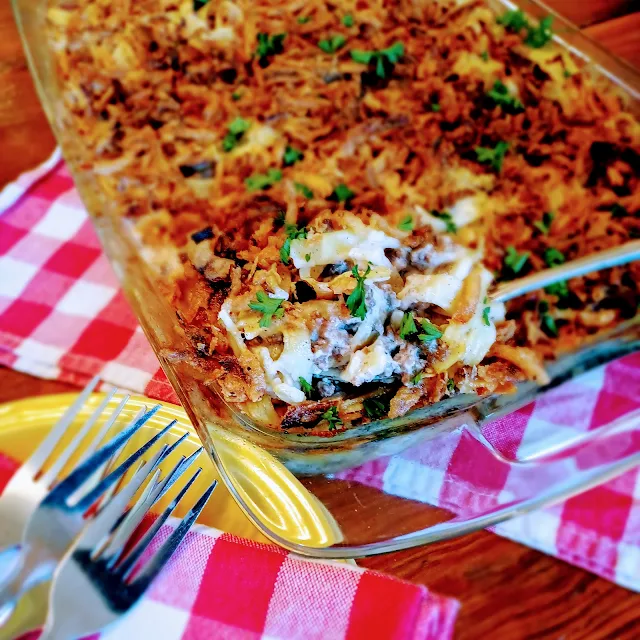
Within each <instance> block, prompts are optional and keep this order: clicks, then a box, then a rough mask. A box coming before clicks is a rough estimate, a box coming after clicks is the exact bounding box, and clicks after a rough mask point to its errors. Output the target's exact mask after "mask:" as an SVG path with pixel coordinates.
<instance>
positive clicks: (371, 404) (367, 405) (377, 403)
mask: <svg viewBox="0 0 640 640" xmlns="http://www.w3.org/2000/svg"><path fill="white" fill-rule="evenodd" d="M362 406H363V407H364V411H365V413H366V414H367V417H369V418H371V419H372V420H376V419H377V418H382V417H383V416H386V415H387V413H389V405H387V404H385V403H384V402H383V401H382V400H378V398H367V399H366V400H364V402H363V403H362Z"/></svg>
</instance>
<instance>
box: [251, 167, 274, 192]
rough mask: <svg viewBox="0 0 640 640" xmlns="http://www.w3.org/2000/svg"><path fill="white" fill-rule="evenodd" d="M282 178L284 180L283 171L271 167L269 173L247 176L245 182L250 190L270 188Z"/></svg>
mask: <svg viewBox="0 0 640 640" xmlns="http://www.w3.org/2000/svg"><path fill="white" fill-rule="evenodd" d="M280 180H282V171H280V169H269V170H268V171H267V173H254V174H253V175H252V176H250V177H248V178H246V179H245V181H244V183H245V185H246V187H247V189H248V190H249V191H260V190H265V189H269V188H270V187H272V186H273V185H274V184H275V183H276V182H280Z"/></svg>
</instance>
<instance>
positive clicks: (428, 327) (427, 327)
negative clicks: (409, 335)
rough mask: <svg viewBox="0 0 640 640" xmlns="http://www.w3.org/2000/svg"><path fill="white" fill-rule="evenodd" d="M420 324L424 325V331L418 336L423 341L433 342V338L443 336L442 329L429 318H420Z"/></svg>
mask: <svg viewBox="0 0 640 640" xmlns="http://www.w3.org/2000/svg"><path fill="white" fill-rule="evenodd" d="M420 326H421V327H422V333H420V334H418V338H419V339H420V340H421V341H422V342H425V343H426V342H433V340H438V339H439V338H442V331H440V329H438V327H436V325H435V324H431V322H429V321H428V320H420Z"/></svg>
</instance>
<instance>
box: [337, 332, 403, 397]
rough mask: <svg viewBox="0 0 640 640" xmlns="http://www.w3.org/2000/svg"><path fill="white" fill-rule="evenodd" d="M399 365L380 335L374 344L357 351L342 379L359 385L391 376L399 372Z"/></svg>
mask: <svg viewBox="0 0 640 640" xmlns="http://www.w3.org/2000/svg"><path fill="white" fill-rule="evenodd" d="M398 370H399V365H398V364H397V363H396V362H394V361H393V358H392V357H391V354H390V353H389V352H388V351H387V349H386V348H385V345H384V339H383V337H382V336H380V337H379V338H378V339H377V340H376V341H375V342H374V343H373V344H371V345H369V346H368V347H364V348H363V349H360V350H359V351H356V352H355V353H354V354H353V355H352V356H351V360H350V361H349V364H348V365H347V367H346V368H345V369H344V371H342V373H341V374H340V378H341V380H344V382H349V383H350V384H352V385H355V386H356V387H359V386H360V385H361V384H364V383H365V382H370V381H371V380H373V379H374V378H377V377H379V376H384V377H387V376H391V375H393V374H394V373H397V372H398Z"/></svg>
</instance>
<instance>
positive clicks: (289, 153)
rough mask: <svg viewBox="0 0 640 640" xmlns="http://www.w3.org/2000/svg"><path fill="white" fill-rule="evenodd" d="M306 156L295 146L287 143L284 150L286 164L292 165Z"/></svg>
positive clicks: (287, 165)
mask: <svg viewBox="0 0 640 640" xmlns="http://www.w3.org/2000/svg"><path fill="white" fill-rule="evenodd" d="M302 158H304V153H302V151H300V150H299V149H296V148H295V147H290V146H288V145H287V148H286V149H285V150H284V166H285V167H290V166H291V165H292V164H295V163H296V162H298V161H299V160H302Z"/></svg>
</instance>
